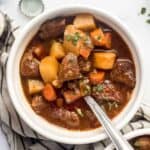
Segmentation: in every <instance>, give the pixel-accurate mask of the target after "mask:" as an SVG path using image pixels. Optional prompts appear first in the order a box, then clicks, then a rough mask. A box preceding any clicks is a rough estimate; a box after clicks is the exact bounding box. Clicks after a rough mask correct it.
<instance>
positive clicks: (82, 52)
mask: <svg viewBox="0 0 150 150" xmlns="http://www.w3.org/2000/svg"><path fill="white" fill-rule="evenodd" d="M90 53H91V49H89V48H81V49H80V55H81V56H82V57H84V58H86V59H87V58H88V57H89V55H90Z"/></svg>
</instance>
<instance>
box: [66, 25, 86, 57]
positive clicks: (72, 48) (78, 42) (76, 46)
mask: <svg viewBox="0 0 150 150" xmlns="http://www.w3.org/2000/svg"><path fill="white" fill-rule="evenodd" d="M83 36H85V34H84V32H82V31H80V30H78V29H76V28H75V26H73V25H68V26H67V27H66V29H65V32H64V44H63V45H64V48H65V49H66V52H72V53H74V54H76V55H79V52H80V48H81V47H82V45H83V41H82V38H81V37H83Z"/></svg>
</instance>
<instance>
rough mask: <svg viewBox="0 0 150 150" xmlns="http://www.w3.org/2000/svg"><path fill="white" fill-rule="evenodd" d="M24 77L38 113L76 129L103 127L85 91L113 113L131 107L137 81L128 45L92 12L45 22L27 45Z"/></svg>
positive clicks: (23, 65) (29, 100)
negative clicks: (91, 107)
mask: <svg viewBox="0 0 150 150" xmlns="http://www.w3.org/2000/svg"><path fill="white" fill-rule="evenodd" d="M20 76H21V82H22V87H23V90H24V93H25V95H26V97H27V100H28V102H29V103H30V104H31V107H32V109H33V110H34V111H35V112H36V113H37V114H38V115H40V116H42V117H43V118H44V119H46V120H47V121H49V122H50V123H53V124H56V125H58V126H61V127H64V128H67V129H75V130H90V129H94V128H97V127H99V126H100V124H99V122H98V121H97V119H96V117H95V116H94V114H93V113H92V111H91V110H90V108H89V107H88V106H87V104H86V103H85V102H84V100H83V97H84V96H86V95H91V96H93V97H94V98H95V100H96V101H97V102H98V104H99V105H101V107H102V108H103V109H104V110H105V112H106V113H107V114H108V116H109V117H110V118H113V117H115V116H116V115H118V114H119V112H120V111H122V109H123V108H124V107H125V106H126V104H127V103H128V101H129V100H130V97H131V94H132V91H133V90H134V87H135V84H136V76H135V66H134V62H133V59H132V55H131V53H130V50H129V48H128V46H127V45H126V43H125V42H124V41H123V39H122V38H121V37H120V35H119V34H118V33H116V32H115V31H114V30H113V29H112V28H111V27H109V26H107V25H106V24H104V23H102V22H101V21H99V20H97V19H96V18H94V17H93V16H92V15H90V14H78V15H76V16H68V17H59V18H54V19H52V20H47V21H46V22H44V23H43V24H42V25H41V27H40V29H39V31H38V33H37V34H36V35H35V36H34V37H33V39H32V40H31V42H30V43H29V44H28V46H27V47H26V49H25V52H24V54H23V56H22V59H21V62H20Z"/></svg>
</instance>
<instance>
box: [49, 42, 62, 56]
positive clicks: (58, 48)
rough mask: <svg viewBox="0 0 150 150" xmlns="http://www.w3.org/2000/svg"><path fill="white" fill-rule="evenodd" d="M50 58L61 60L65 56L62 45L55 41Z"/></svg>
mask: <svg viewBox="0 0 150 150" xmlns="http://www.w3.org/2000/svg"><path fill="white" fill-rule="evenodd" d="M50 56H53V57H55V58H56V59H61V58H63V57H64V56H65V52H64V47H63V45H62V44H61V43H59V42H56V41H54V42H53V43H52V46H51V49H50Z"/></svg>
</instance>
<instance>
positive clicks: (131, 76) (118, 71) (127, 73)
mask: <svg viewBox="0 0 150 150" xmlns="http://www.w3.org/2000/svg"><path fill="white" fill-rule="evenodd" d="M111 79H112V80H113V81H116V82H120V83H123V84H125V85H127V86H129V87H131V88H134V87H135V83H136V79H135V73H134V67H133V63H132V62H131V61H130V60H129V59H118V60H117V61H116V63H115V65H114V68H113V70H112V72H111Z"/></svg>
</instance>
